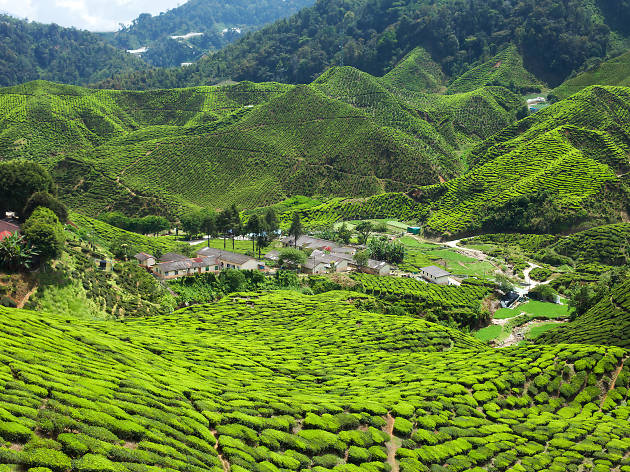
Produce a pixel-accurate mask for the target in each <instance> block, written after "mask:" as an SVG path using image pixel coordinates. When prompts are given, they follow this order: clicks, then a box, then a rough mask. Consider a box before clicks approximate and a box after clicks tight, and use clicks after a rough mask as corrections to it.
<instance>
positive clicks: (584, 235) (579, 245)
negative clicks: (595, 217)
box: [551, 223, 630, 265]
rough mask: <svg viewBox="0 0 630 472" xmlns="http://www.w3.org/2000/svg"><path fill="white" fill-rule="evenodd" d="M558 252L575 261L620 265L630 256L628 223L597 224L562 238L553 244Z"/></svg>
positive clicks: (629, 228)
mask: <svg viewBox="0 0 630 472" xmlns="http://www.w3.org/2000/svg"><path fill="white" fill-rule="evenodd" d="M551 247H552V249H554V250H555V251H556V252H557V253H558V254H562V255H564V256H569V257H572V258H573V259H575V260H577V261H584V262H599V263H601V264H607V265H622V264H626V263H627V262H628V259H627V258H628V257H629V256H630V223H619V224H615V225H604V226H598V227H596V228H593V229H589V230H586V231H581V232H579V233H576V234H573V235H570V236H567V237H565V238H562V239H561V240H560V241H558V242H557V243H555V244H553V245H552V246H551Z"/></svg>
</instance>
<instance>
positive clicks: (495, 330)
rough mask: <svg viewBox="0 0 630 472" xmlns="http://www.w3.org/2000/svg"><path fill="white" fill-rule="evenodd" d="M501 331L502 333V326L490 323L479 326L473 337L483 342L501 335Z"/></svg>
mask: <svg viewBox="0 0 630 472" xmlns="http://www.w3.org/2000/svg"><path fill="white" fill-rule="evenodd" d="M501 333H503V328H502V327H501V326H499V325H490V326H486V327H485V328H481V329H480V330H479V331H476V332H475V337H476V338H477V339H478V340H479V341H483V342H487V341H494V340H495V339H498V338H499V336H501Z"/></svg>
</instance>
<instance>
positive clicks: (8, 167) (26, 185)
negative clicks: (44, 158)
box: [0, 160, 55, 216]
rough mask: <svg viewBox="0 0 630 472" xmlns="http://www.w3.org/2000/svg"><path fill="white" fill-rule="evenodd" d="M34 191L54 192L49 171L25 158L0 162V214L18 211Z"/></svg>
mask: <svg viewBox="0 0 630 472" xmlns="http://www.w3.org/2000/svg"><path fill="white" fill-rule="evenodd" d="M36 192H48V193H50V194H55V184H54V183H53V179H52V177H51V176H50V173H49V172H48V171H47V170H46V169H45V168H44V167H42V166H41V165H40V164H37V163H36V162H31V161H25V160H13V161H8V162H0V214H1V215H2V216H4V212H5V211H15V212H17V213H19V212H20V211H22V210H23V209H24V207H25V206H26V203H27V202H28V199H29V198H31V195H33V194H34V193H36Z"/></svg>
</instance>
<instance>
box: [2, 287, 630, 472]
mask: <svg viewBox="0 0 630 472" xmlns="http://www.w3.org/2000/svg"><path fill="white" fill-rule="evenodd" d="M351 297H352V299H353V300H354V303H360V302H361V300H367V299H361V297H360V296H357V295H356V294H353V295H352V296H351ZM0 310H1V311H0V313H1V314H2V317H1V320H0V330H1V331H2V332H3V334H5V335H4V336H2V337H0V356H1V359H2V364H1V367H0V385H1V386H2V391H1V392H0V406H1V410H0V413H1V414H2V417H1V419H0V431H1V435H2V439H3V441H2V446H1V447H0V459H1V462H2V463H3V464H5V465H3V466H2V467H3V470H7V471H8V470H22V469H28V468H36V467H46V468H48V469H49V470H52V471H55V472H62V471H64V470H69V469H70V468H72V470H77V471H81V472H83V471H86V472H87V471H97V470H98V471H121V472H126V471H130V472H135V471H142V472H145V471H146V472H153V471H158V470H165V469H166V470H182V471H191V472H197V471H201V470H210V471H216V472H221V471H224V470H228V469H229V470H232V471H234V472H243V471H274V472H275V471H279V470H295V471H298V470H313V471H317V472H324V471H328V470H336V471H356V472H359V471H387V470H392V469H398V470H401V471H403V472H405V471H429V470H451V469H456V470H497V469H496V467H497V466H498V467H499V468H500V470H510V468H511V470H536V471H538V470H567V469H568V470H580V469H582V468H588V469H593V470H597V471H600V470H601V471H603V470H624V469H625V468H627V466H628V462H627V457H626V456H624V454H625V453H626V452H627V450H628V448H629V447H630V427H629V426H628V422H627V418H628V414H629V410H628V406H627V404H626V403H627V400H628V398H627V388H628V386H629V382H630V371H629V370H628V367H627V366H625V367H622V366H623V363H622V362H623V361H624V360H626V361H627V355H628V353H627V352H626V351H623V350H622V349H620V348H612V347H610V348H607V347H597V346H584V345H560V346H530V347H526V348H513V349H503V350H493V349H490V348H488V347H486V346H484V345H483V344H481V343H480V342H479V341H476V340H475V339H474V338H472V337H470V336H467V335H464V334H461V333H459V332H457V331H454V330H451V329H448V328H444V327H441V326H437V325H434V324H431V323H427V322H424V321H421V320H416V319H410V318H407V317H404V316H387V315H377V314H374V313H369V312H367V311H364V310H362V309H360V308H357V307H355V306H354V305H353V303H351V302H349V301H348V294H347V293H343V292H331V293H328V294H324V295H319V296H310V297H309V296H304V295H299V294H295V293H289V292H279V293H275V294H272V295H261V294H237V295H234V296H233V297H230V298H226V299H224V300H222V301H220V302H218V303H215V304H212V305H200V306H195V307H191V308H188V309H185V310H182V311H179V312H176V313H174V314H172V315H168V316H160V317H152V318H146V319H138V320H127V321H125V322H103V321H92V320H91V321H82V320H77V319H74V318H67V317H64V316H59V315H54V314H40V313H34V312H29V311H20V310H12V309H5V308H0ZM38 470H42V469H38Z"/></svg>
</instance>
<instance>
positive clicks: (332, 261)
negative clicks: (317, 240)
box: [302, 249, 348, 274]
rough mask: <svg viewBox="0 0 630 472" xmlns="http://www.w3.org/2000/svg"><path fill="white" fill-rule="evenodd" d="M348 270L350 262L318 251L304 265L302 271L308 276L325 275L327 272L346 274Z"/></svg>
mask: <svg viewBox="0 0 630 472" xmlns="http://www.w3.org/2000/svg"><path fill="white" fill-rule="evenodd" d="M347 270H348V260H347V259H345V258H342V257H338V256H334V255H332V254H329V253H327V252H324V251H321V250H319V249H316V250H315V251H313V252H312V253H311V255H310V256H309V258H308V259H307V260H306V262H305V263H304V264H303V265H302V271H303V272H305V273H307V274H324V273H327V272H345V271H347Z"/></svg>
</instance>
